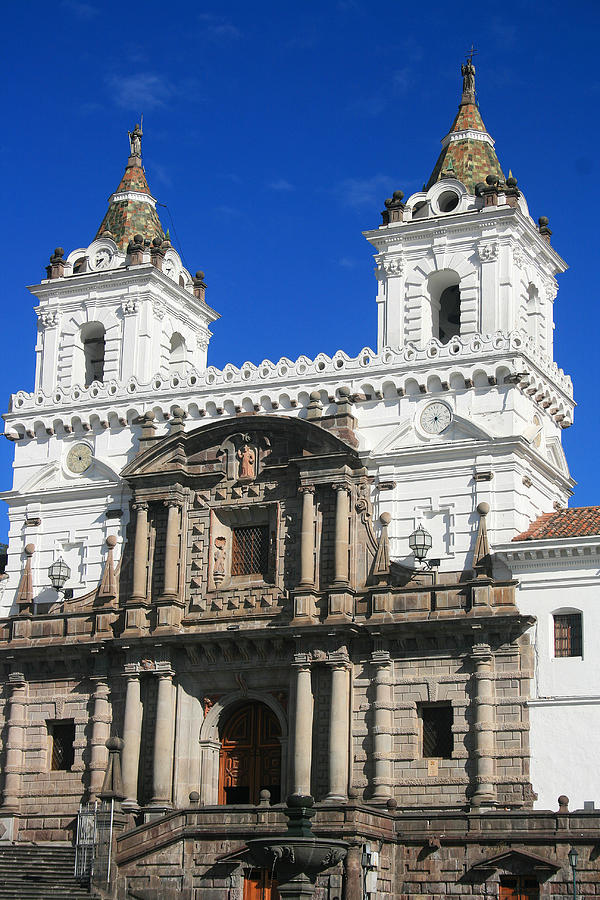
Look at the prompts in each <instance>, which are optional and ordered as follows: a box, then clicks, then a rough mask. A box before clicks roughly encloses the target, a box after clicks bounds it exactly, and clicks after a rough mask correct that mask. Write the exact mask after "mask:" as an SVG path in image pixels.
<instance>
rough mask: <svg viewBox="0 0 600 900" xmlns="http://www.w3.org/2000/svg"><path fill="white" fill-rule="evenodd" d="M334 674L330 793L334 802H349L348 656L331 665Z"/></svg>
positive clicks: (330, 732)
mask: <svg viewBox="0 0 600 900" xmlns="http://www.w3.org/2000/svg"><path fill="white" fill-rule="evenodd" d="M328 665H329V666H330V671H331V707H330V710H329V792H328V794H327V797H326V798H325V799H326V800H327V801H328V802H330V803H343V802H345V801H346V800H347V799H348V765H349V747H350V663H349V661H348V658H347V656H346V654H341V653H339V654H335V656H334V658H332V660H331V661H330V662H329V663H328Z"/></svg>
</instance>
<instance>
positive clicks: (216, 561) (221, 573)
mask: <svg viewBox="0 0 600 900" xmlns="http://www.w3.org/2000/svg"><path fill="white" fill-rule="evenodd" d="M226 548H227V539H226V538H224V537H223V536H220V537H217V538H215V552H214V555H213V579H214V581H215V583H216V584H218V583H219V582H221V581H223V579H224V577H225V553H226Z"/></svg>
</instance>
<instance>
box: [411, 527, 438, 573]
mask: <svg viewBox="0 0 600 900" xmlns="http://www.w3.org/2000/svg"><path fill="white" fill-rule="evenodd" d="M432 544H433V541H432V538H431V535H430V534H429V532H428V531H425V529H424V528H423V526H422V525H419V526H418V528H415V530H414V531H413V533H412V534H411V536H410V537H409V539H408V546H409V547H410V549H411V550H412V552H413V556H414V558H415V559H416V560H417V562H424V563H425V565H426V566H427V568H428V569H432V568H434V567H435V566H439V564H440V560H439V559H429V560H428V559H426V558H425V557H426V556H427V554H428V553H429V551H430V550H431V545H432Z"/></svg>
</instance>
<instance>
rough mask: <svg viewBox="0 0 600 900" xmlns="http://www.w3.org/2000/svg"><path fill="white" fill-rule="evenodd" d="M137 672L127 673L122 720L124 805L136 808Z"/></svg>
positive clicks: (139, 721)
mask: <svg viewBox="0 0 600 900" xmlns="http://www.w3.org/2000/svg"><path fill="white" fill-rule="evenodd" d="M140 687H141V686H140V676H139V673H137V672H134V673H131V674H128V675H127V690H126V694H125V719H124V722H123V742H124V747H123V755H122V770H123V790H124V792H125V800H124V801H123V803H124V805H126V806H129V807H130V808H138V798H137V786H138V770H139V765H140V745H141V740H142V698H141V690H140Z"/></svg>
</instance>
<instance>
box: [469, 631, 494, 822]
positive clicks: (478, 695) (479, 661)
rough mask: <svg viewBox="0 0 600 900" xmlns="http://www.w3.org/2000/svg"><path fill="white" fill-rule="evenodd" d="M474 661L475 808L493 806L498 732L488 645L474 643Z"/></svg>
mask: <svg viewBox="0 0 600 900" xmlns="http://www.w3.org/2000/svg"><path fill="white" fill-rule="evenodd" d="M471 659H472V660H473V665H474V669H475V671H474V673H473V680H474V691H473V701H472V702H473V707H474V710H473V712H474V714H473V732H474V744H475V748H474V751H473V752H474V756H475V772H476V774H475V791H474V793H473V796H472V798H471V804H472V806H477V807H481V806H494V805H495V802H496V787H495V784H494V756H495V749H496V732H495V724H494V718H495V716H494V713H495V708H494V707H495V704H494V657H493V654H492V651H491V648H490V646H489V644H475V646H474V647H473V652H472V654H471Z"/></svg>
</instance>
